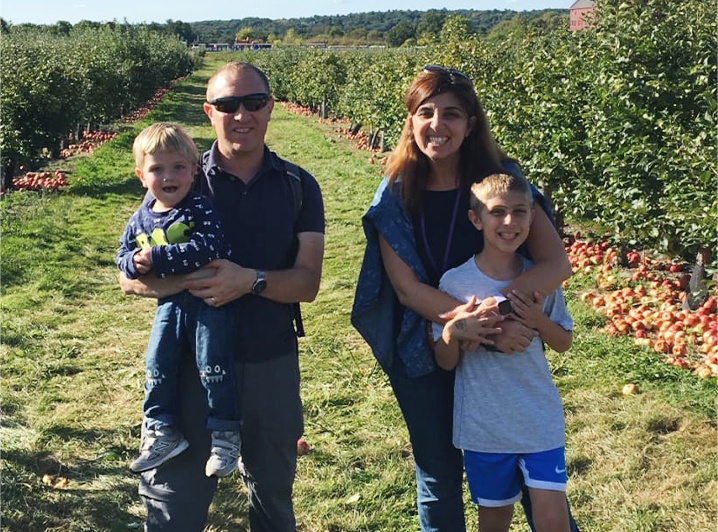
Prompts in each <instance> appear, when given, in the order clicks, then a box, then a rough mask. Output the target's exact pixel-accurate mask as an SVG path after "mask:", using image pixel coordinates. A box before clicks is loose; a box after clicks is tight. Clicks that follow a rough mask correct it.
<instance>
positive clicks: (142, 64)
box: [0, 24, 192, 188]
mask: <svg viewBox="0 0 718 532" xmlns="http://www.w3.org/2000/svg"><path fill="white" fill-rule="evenodd" d="M63 27H64V26H63ZM0 54H1V55H2V58H3V68H2V69H0V109H2V120H1V121H0V124H1V125H0V154H1V156H2V170H3V185H4V187H6V188H7V187H8V185H9V184H10V179H11V178H12V174H13V173H14V170H15V168H16V167H17V166H18V165H19V164H21V163H32V162H33V161H35V160H36V159H38V158H39V157H40V156H42V155H43V152H45V151H49V152H50V153H51V154H52V155H54V156H57V155H58V153H59V149H60V145H61V143H62V142H63V141H64V140H67V139H69V138H71V137H72V136H73V135H74V134H75V133H76V132H77V131H78V130H80V129H88V127H89V129H93V128H94V127H96V126H97V125H98V124H100V123H101V122H105V121H108V120H110V119H112V118H117V117H119V116H120V115H122V114H123V113H126V112H128V111H129V110H131V109H133V108H135V107H137V106H139V105H140V104H142V103H144V102H145V101H147V100H148V99H149V98H150V97H151V96H152V94H153V93H154V92H155V90H156V89H157V88H159V87H161V86H163V85H166V84H167V83H168V82H169V81H170V80H172V79H174V78H176V77H179V76H181V75H183V74H185V73H186V72H187V71H188V70H189V69H190V68H191V66H192V62H191V59H190V56H189V54H188V52H187V48H186V47H185V46H184V45H183V44H182V43H180V41H179V39H177V38H176V37H174V38H168V36H167V34H166V33H164V32H162V33H157V32H153V31H151V30H150V29H148V28H147V27H143V26H124V27H117V28H116V29H113V26H112V25H94V24H77V25H75V26H74V27H73V28H72V29H71V30H70V31H69V33H68V34H64V33H63V32H59V33H58V31H57V28H56V27H54V26H50V27H38V26H32V25H22V26H18V27H14V26H10V27H9V29H8V31H7V33H6V34H5V35H4V36H3V38H2V39H0Z"/></svg>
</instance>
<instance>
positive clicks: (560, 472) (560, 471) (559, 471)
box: [556, 466, 566, 475]
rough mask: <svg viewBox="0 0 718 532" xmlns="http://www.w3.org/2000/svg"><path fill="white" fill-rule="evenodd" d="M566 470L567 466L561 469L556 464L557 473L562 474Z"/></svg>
mask: <svg viewBox="0 0 718 532" xmlns="http://www.w3.org/2000/svg"><path fill="white" fill-rule="evenodd" d="M565 472H566V468H565V467H564V468H563V469H559V468H558V466H556V474H557V475H560V474H562V473H565Z"/></svg>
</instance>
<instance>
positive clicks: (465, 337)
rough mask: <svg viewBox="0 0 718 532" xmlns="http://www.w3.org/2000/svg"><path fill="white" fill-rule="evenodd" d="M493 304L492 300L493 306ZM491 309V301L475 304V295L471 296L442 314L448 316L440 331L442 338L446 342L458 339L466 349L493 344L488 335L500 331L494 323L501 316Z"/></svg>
mask: <svg viewBox="0 0 718 532" xmlns="http://www.w3.org/2000/svg"><path fill="white" fill-rule="evenodd" d="M491 299H493V298H491ZM495 305H496V302H495V301H494V302H493V306H495ZM491 309H492V303H491V302H488V303H486V304H485V303H484V302H483V301H482V303H481V304H480V305H478V306H477V305H476V296H472V297H471V299H469V301H467V302H466V303H464V304H463V305H459V306H458V307H456V308H455V309H453V310H452V311H450V312H448V313H446V314H444V315H443V316H442V317H445V318H448V321H447V322H446V323H445V324H444V328H443V330H442V333H441V338H442V340H444V342H446V343H447V344H449V343H451V341H452V340H454V341H458V342H460V344H461V348H462V349H464V350H466V351H475V350H476V349H478V347H479V345H481V344H485V345H493V343H494V341H493V339H491V338H489V336H492V335H497V334H499V333H500V332H501V328H498V327H496V324H497V323H498V322H500V321H502V320H503V317H502V316H500V315H498V313H494V312H493V311H492V310H491Z"/></svg>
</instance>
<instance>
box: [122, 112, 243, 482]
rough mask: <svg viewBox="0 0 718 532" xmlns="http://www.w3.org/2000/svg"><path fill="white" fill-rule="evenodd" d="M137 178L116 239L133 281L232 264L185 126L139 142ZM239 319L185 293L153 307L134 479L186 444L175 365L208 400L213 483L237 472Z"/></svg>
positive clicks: (160, 129)
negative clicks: (135, 197) (190, 359)
mask: <svg viewBox="0 0 718 532" xmlns="http://www.w3.org/2000/svg"><path fill="white" fill-rule="evenodd" d="M132 151H133V154H134V157H135V174H137V177H138V178H139V179H140V181H141V182H142V185H143V186H144V187H145V188H146V189H147V190H148V192H149V194H148V195H147V197H146V198H145V200H144V201H143V202H142V205H141V206H140V208H139V209H138V210H137V211H136V212H135V213H134V214H133V215H132V217H131V218H130V220H129V222H128V224H127V226H126V227H125V231H124V233H123V234H122V237H121V239H120V247H119V249H118V251H117V265H118V266H119V268H120V270H121V271H122V273H123V274H124V275H125V276H126V277H127V278H128V279H137V278H138V277H140V276H142V275H154V276H156V277H158V278H163V277H167V276H168V275H181V274H185V273H191V272H194V271H196V270H198V269H199V268H200V267H202V266H205V265H206V264H209V263H210V262H211V261H213V260H216V259H220V258H227V257H229V250H228V249H227V248H226V247H225V245H224V239H223V237H222V227H221V223H220V220H219V215H218V214H217V212H216V211H215V209H214V207H213V206H212V204H211V203H210V202H209V200H208V199H207V198H205V197H204V196H202V195H201V194H199V193H197V192H194V191H193V190H192V182H193V180H194V175H195V173H196V170H197V161H198V159H199V153H198V152H197V147H196V146H195V144H194V142H193V141H192V139H191V138H190V137H189V135H187V133H185V132H184V131H183V130H182V129H181V128H180V127H179V126H177V125H175V124H170V123H164V122H163V123H158V124H153V125H151V126H149V127H147V128H145V129H144V130H143V131H142V132H141V133H140V134H139V135H137V138H136V139H135V142H134V145H133V147H132ZM234 317H235V316H234V314H233V313H232V310H231V308H230V307H229V306H225V307H214V306H212V305H207V304H206V303H205V302H204V301H203V300H202V299H200V298H197V297H195V296H193V295H192V294H190V293H189V292H187V291H183V292H180V293H178V294H173V295H171V296H168V297H165V298H162V299H160V300H158V302H157V310H156V312H155V319H154V323H153V324H152V332H151V333H150V340H149V345H148V346H147V352H146V355H145V369H146V373H145V402H144V408H143V410H144V420H143V427H142V442H141V445H140V456H139V457H138V458H137V459H136V460H135V461H133V462H132V464H131V465H130V469H132V471H134V472H135V473H141V472H142V471H148V470H150V469H154V468H156V467H160V466H161V465H162V464H164V463H165V462H166V461H167V460H169V459H171V458H174V457H175V456H177V455H179V454H180V453H182V452H183V451H185V450H186V449H187V447H188V443H187V440H186V439H185V438H184V436H183V435H182V432H181V431H179V430H178V429H177V420H178V417H179V414H180V412H179V411H178V407H179V404H178V402H177V395H178V394H180V393H181V390H180V389H179V385H178V384H179V383H178V368H179V362H180V360H181V359H182V358H183V356H186V355H187V354H191V355H193V356H194V357H195V359H196V363H197V370H198V371H199V375H200V379H201V382H202V385H203V386H204V388H205V390H206V393H207V403H208V405H209V415H208V417H207V429H208V430H210V431H211V433H212V452H211V454H210V456H209V458H208V460H207V463H206V466H205V473H206V474H207V475H208V476H212V475H216V476H218V477H223V476H227V475H229V474H231V473H232V472H233V471H234V470H235V469H236V468H237V462H238V459H239V448H240V435H239V418H240V411H239V399H238V397H237V394H236V391H235V390H236V387H237V383H236V378H235V374H234V360H233V351H232V350H233V344H234V343H235V340H234V336H235V329H236V327H235V326H234V325H233V323H232V320H233V319H234Z"/></svg>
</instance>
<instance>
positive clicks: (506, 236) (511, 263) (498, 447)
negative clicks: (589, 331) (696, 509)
mask: <svg viewBox="0 0 718 532" xmlns="http://www.w3.org/2000/svg"><path fill="white" fill-rule="evenodd" d="M471 192H472V197H471V210H470V211H469V218H470V219H471V221H472V223H473V224H474V226H475V227H476V228H477V229H478V230H480V231H483V233H484V249H483V250H482V251H481V252H480V253H478V254H477V255H476V256H475V257H472V258H471V259H470V260H469V261H467V262H466V263H464V264H463V265H461V266H459V267H457V268H454V269H452V270H449V271H448V272H446V273H445V274H444V275H443V277H442V278H441V281H440V284H439V289H440V290H442V291H444V292H446V293H447V294H449V295H451V296H453V297H454V298H456V299H458V300H461V301H466V302H467V305H466V307H465V312H466V313H467V314H476V315H481V313H482V312H484V313H485V312H486V311H485V310H484V308H485V306H484V305H482V307H480V308H475V306H474V305H473V303H474V302H475V301H478V300H486V299H488V298H491V297H492V296H493V297H495V296H496V294H500V293H501V290H503V289H504V288H506V286H507V285H508V284H509V282H510V281H511V280H512V279H513V278H515V277H517V276H518V275H519V274H521V273H522V272H523V271H524V270H526V269H529V268H530V267H531V265H532V263H531V262H530V261H529V260H528V259H526V258H525V257H523V256H521V255H520V254H519V253H517V250H518V248H519V246H520V245H521V244H523V242H524V241H525V240H526V237H527V236H528V233H529V230H530V226H531V221H532V219H533V216H534V210H533V197H532V194H531V189H530V186H529V184H528V182H526V180H525V179H523V178H520V177H515V176H510V175H506V174H494V175H490V176H488V177H486V178H484V179H483V180H482V181H481V182H479V183H476V184H474V185H473V186H472V188H471ZM509 300H510V305H511V309H510V310H509V309H506V308H505V307H504V306H503V305H502V307H500V308H503V309H504V312H505V313H507V314H509V316H507V318H508V319H519V320H521V321H523V322H524V324H526V325H527V326H528V327H530V328H532V329H535V330H537V331H538V337H536V338H534V339H533V341H532V342H531V344H530V345H529V347H528V348H527V349H526V350H525V351H524V352H521V353H510V354H505V353H501V352H495V351H489V350H487V349H486V348H485V346H481V345H479V346H478V348H477V349H473V348H474V347H476V346H468V347H470V348H472V350H465V349H462V347H465V346H459V344H458V343H457V342H456V341H451V340H449V339H450V338H451V335H450V334H448V332H449V331H450V329H449V328H451V327H457V326H459V327H460V323H461V319H462V316H461V315H460V316H457V317H456V318H454V319H453V320H450V321H449V322H447V323H446V324H445V325H444V326H443V327H442V326H441V325H437V324H434V326H433V327H434V338H435V340H436V347H435V354H436V360H437V363H438V364H439V366H441V367H442V368H444V369H447V370H451V369H453V368H456V383H455V393H454V429H453V431H454V435H453V442H454V445H455V446H456V447H457V448H460V449H462V450H464V464H465V469H466V476H467V479H468V483H469V488H470V491H471V496H472V499H473V500H474V502H476V503H477V504H478V505H479V521H480V522H481V524H482V528H483V527H486V529H487V530H506V531H508V530H509V527H510V524H511V519H512V516H513V505H514V503H515V502H517V501H518V500H520V498H521V487H520V475H523V479H524V482H525V484H526V486H527V487H528V488H529V491H530V493H531V501H532V506H533V521H534V526H535V527H536V529H537V530H551V531H562V530H565V531H566V532H568V530H569V520H568V507H567V504H566V498H565V494H564V492H565V489H566V479H567V477H566V465H565V456H564V446H565V436H564V431H565V427H564V418H563V408H562V405H561V398H560V397H559V394H558V390H557V389H556V386H555V385H554V383H553V381H552V379H551V372H550V370H549V367H548V364H547V362H546V357H545V355H544V349H543V343H546V344H548V345H549V346H550V347H551V348H552V349H554V350H556V351H559V352H562V351H565V350H567V349H568V348H569V347H570V346H571V341H572V333H571V329H572V327H573V322H572V320H571V317H570V315H569V314H568V311H567V309H566V304H565V301H564V298H563V293H562V291H561V289H560V288H559V289H558V290H556V291H555V292H553V293H552V294H550V295H549V296H548V297H546V298H544V297H543V296H542V295H541V294H539V293H538V292H537V293H535V294H533V295H532V296H528V295H526V294H522V293H518V292H512V293H511V294H509ZM506 304H508V302H507V303H505V304H504V305H506ZM493 308H494V309H495V308H496V306H493ZM463 317H466V315H463ZM487 317H488V316H487ZM490 319H495V318H490ZM445 332H446V333H447V334H446V335H443V334H442V333H445ZM484 343H486V344H490V343H491V341H490V339H488V338H487V339H485V342H484Z"/></svg>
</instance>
